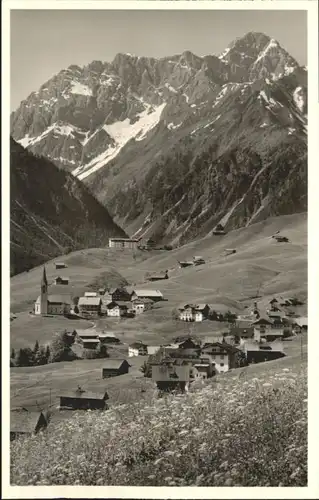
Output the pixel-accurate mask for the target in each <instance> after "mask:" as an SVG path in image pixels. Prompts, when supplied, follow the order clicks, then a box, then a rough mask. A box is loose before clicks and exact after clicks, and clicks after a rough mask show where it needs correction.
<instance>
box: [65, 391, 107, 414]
mask: <svg viewBox="0 0 319 500" xmlns="http://www.w3.org/2000/svg"><path fill="white" fill-rule="evenodd" d="M108 399H109V396H108V394H107V392H103V393H95V392H91V391H85V390H83V389H81V387H78V388H77V390H76V391H74V392H73V393H72V392H69V393H64V394H62V395H60V408H63V409H70V410H107V408H108V406H107V404H106V401H107V400H108Z"/></svg>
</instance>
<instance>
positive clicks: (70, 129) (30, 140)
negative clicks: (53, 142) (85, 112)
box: [17, 123, 85, 148]
mask: <svg viewBox="0 0 319 500" xmlns="http://www.w3.org/2000/svg"><path fill="white" fill-rule="evenodd" d="M51 132H52V133H53V134H58V135H65V136H71V137H72V138H73V139H75V138H76V136H75V134H78V135H80V136H81V135H83V136H84V135H85V132H83V131H82V130H81V129H79V128H78V127H74V126H73V125H70V124H59V123H53V125H50V127H48V128H46V129H45V130H44V131H43V132H42V134H40V135H38V136H35V137H29V135H28V134H27V135H26V136H25V137H23V138H22V139H20V140H19V141H17V142H19V144H21V146H23V147H24V148H26V147H29V146H34V144H37V143H38V142H40V141H42V140H43V139H45V138H46V137H47V136H48V135H49V134H50V133H51Z"/></svg>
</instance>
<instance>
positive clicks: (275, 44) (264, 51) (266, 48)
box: [254, 38, 278, 65]
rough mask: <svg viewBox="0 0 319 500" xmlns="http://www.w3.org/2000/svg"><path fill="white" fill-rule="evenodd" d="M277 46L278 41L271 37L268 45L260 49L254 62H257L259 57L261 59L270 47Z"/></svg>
mask: <svg viewBox="0 0 319 500" xmlns="http://www.w3.org/2000/svg"><path fill="white" fill-rule="evenodd" d="M277 47H278V42H276V40H274V39H273V38H272V39H271V40H270V42H269V43H268V45H267V46H266V47H265V49H264V50H262V51H261V53H260V54H259V56H258V57H257V59H256V61H255V63H254V65H255V64H257V63H258V62H259V61H260V60H261V59H263V58H264V57H265V56H266V54H267V52H268V51H269V50H270V49H271V48H277Z"/></svg>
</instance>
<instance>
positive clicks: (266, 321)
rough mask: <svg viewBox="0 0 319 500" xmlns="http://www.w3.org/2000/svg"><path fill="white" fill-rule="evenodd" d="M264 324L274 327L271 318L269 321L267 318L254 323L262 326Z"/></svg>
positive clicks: (261, 318)
mask: <svg viewBox="0 0 319 500" xmlns="http://www.w3.org/2000/svg"><path fill="white" fill-rule="evenodd" d="M262 324H266V325H272V324H273V321H272V320H271V319H269V318H268V319H267V318H263V317H260V318H258V319H257V320H256V321H254V322H253V325H262Z"/></svg>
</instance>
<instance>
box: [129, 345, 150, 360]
mask: <svg viewBox="0 0 319 500" xmlns="http://www.w3.org/2000/svg"><path fill="white" fill-rule="evenodd" d="M128 355H129V357H130V358H132V357H133V356H147V345H146V344H144V343H143V342H133V344H130V345H129V348H128Z"/></svg>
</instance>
